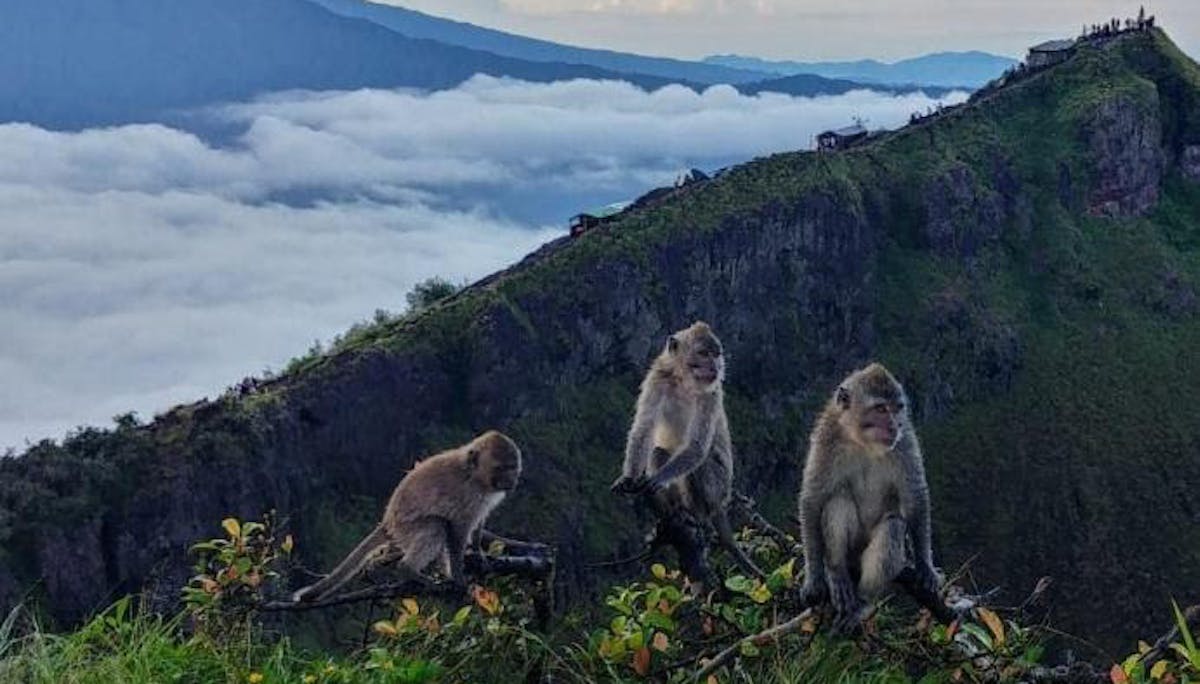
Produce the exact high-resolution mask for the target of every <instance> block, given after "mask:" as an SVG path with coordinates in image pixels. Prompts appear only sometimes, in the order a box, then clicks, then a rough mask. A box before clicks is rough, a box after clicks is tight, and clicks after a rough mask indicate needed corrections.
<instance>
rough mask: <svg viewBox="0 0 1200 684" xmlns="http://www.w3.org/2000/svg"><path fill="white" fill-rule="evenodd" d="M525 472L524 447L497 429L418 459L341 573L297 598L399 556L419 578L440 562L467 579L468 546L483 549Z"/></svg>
mask: <svg viewBox="0 0 1200 684" xmlns="http://www.w3.org/2000/svg"><path fill="white" fill-rule="evenodd" d="M520 476H521V450H520V449H518V448H517V445H516V443H514V442H513V441H512V440H511V439H509V438H508V437H507V436H505V435H503V434H501V433H499V432H496V431H495V430H490V431H488V432H485V433H483V434H482V435H479V436H478V437H476V438H475V439H473V440H471V442H469V443H467V444H464V445H463V446H460V447H458V448H455V449H450V450H449V451H444V452H442V453H440V454H437V455H436V456H431V457H429V458H427V459H425V460H423V461H420V462H418V463H417V464H416V465H414V466H413V469H412V470H410V471H409V472H408V474H407V475H405V476H404V479H402V480H401V481H400V484H399V485H397V486H396V489H395V490H394V491H393V492H392V497H391V499H390V500H389V501H388V504H387V508H386V509H385V510H384V512H383V520H382V521H381V522H380V523H379V524H378V525H377V526H376V527H375V529H374V530H372V531H371V533H370V534H368V535H367V536H366V538H365V539H363V540H362V541H361V542H359V544H358V546H356V547H355V548H354V550H353V551H351V552H350V555H348V556H346V558H345V560H343V561H342V562H341V563H339V564H338V566H337V567H336V568H334V570H333V572H331V573H329V575H328V576H327V577H325V578H324V579H322V580H320V581H319V582H317V583H315V584H312V585H310V586H307V587H304V588H303V589H300V590H299V591H297V592H295V593H294V594H293V595H292V598H293V600H296V601H311V600H319V599H321V598H324V597H326V596H329V595H330V594H333V593H334V592H336V591H337V590H338V589H339V588H340V587H342V586H343V585H345V584H346V583H347V582H349V581H350V580H352V579H354V578H355V577H357V576H358V575H360V574H362V573H363V572H364V571H366V570H367V569H368V568H369V567H371V566H376V565H380V564H383V563H389V562H392V561H398V562H399V563H400V565H401V566H402V567H403V568H404V569H405V570H407V571H408V572H409V573H411V574H412V575H413V576H414V577H416V578H418V579H427V578H426V577H425V576H424V575H423V574H422V573H424V571H425V569H426V568H427V567H428V566H429V565H430V564H432V563H433V562H434V561H440V562H441V565H442V572H443V574H445V575H446V576H447V577H448V578H449V579H450V581H452V582H454V583H457V584H463V581H464V580H463V554H464V552H465V550H466V548H467V547H468V546H470V548H471V549H472V551H473V552H475V553H479V554H481V556H482V550H481V549H480V537H481V533H482V528H483V524H484V522H485V521H486V520H487V517H488V515H489V514H491V512H492V509H494V508H495V507H496V506H497V505H499V503H500V502H501V501H503V500H504V497H505V495H506V494H508V493H509V492H511V491H512V490H513V489H515V488H516V486H517V480H519V479H520Z"/></svg>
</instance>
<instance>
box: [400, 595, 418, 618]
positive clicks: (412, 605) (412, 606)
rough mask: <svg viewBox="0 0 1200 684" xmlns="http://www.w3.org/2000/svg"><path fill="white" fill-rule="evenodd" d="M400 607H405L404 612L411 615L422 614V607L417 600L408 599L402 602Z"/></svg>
mask: <svg viewBox="0 0 1200 684" xmlns="http://www.w3.org/2000/svg"><path fill="white" fill-rule="evenodd" d="M400 605H402V606H404V612H406V613H408V614H409V615H420V614H421V606H420V605H419V604H418V603H417V600H416V599H415V598H412V597H409V598H406V599H404V600H403V601H401V602H400Z"/></svg>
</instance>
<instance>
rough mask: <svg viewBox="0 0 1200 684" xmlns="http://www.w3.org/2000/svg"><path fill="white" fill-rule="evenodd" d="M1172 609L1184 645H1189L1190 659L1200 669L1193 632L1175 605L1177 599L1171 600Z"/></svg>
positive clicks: (1199, 656)
mask: <svg viewBox="0 0 1200 684" xmlns="http://www.w3.org/2000/svg"><path fill="white" fill-rule="evenodd" d="M1171 608H1172V610H1174V611H1175V624H1176V625H1178V626H1179V635H1180V636H1182V637H1183V643H1184V644H1185V645H1187V649H1188V653H1190V654H1191V655H1190V657H1189V658H1188V659H1189V660H1190V661H1191V663H1192V665H1195V666H1196V667H1200V653H1197V651H1196V640H1195V639H1193V638H1192V632H1191V630H1189V629H1188V624H1187V620H1186V619H1184V617H1183V611H1181V610H1179V604H1178V603H1175V599H1171Z"/></svg>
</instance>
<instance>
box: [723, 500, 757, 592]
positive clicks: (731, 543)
mask: <svg viewBox="0 0 1200 684" xmlns="http://www.w3.org/2000/svg"><path fill="white" fill-rule="evenodd" d="M713 517H714V520H713V522H715V523H716V527H717V537H718V538H719V539H720V540H721V545H722V546H724V547H725V549H726V550H727V551H729V553H731V554H733V560H734V562H736V563H737V564H738V567H740V568H741V569H742V570H743V571H745V572H748V573H750V574H751V575H753V576H755V577H757V578H759V579H764V580H765V579H766V578H767V575H766V574H765V573H764V572H763V571H762V570H760V569H759V568H758V566H757V565H755V564H754V561H752V560H750V557H749V556H747V555H746V552H745V551H743V550H742V547H740V546H738V545H737V540H735V539H734V538H733V529H732V528H731V527H730V526H729V516H728V514H726V513H724V512H721V513H718V514H717V515H715V516H713Z"/></svg>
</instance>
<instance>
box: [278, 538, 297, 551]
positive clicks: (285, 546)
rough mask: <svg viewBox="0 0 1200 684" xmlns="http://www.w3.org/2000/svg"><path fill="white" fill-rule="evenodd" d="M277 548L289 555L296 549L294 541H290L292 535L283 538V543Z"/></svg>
mask: <svg viewBox="0 0 1200 684" xmlns="http://www.w3.org/2000/svg"><path fill="white" fill-rule="evenodd" d="M279 548H280V549H282V550H283V552H284V553H291V552H292V549H294V548H296V541H295V540H294V539H292V535H290V534H289V535H288V536H286V537H284V538H283V543H282V544H280V545H279Z"/></svg>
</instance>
